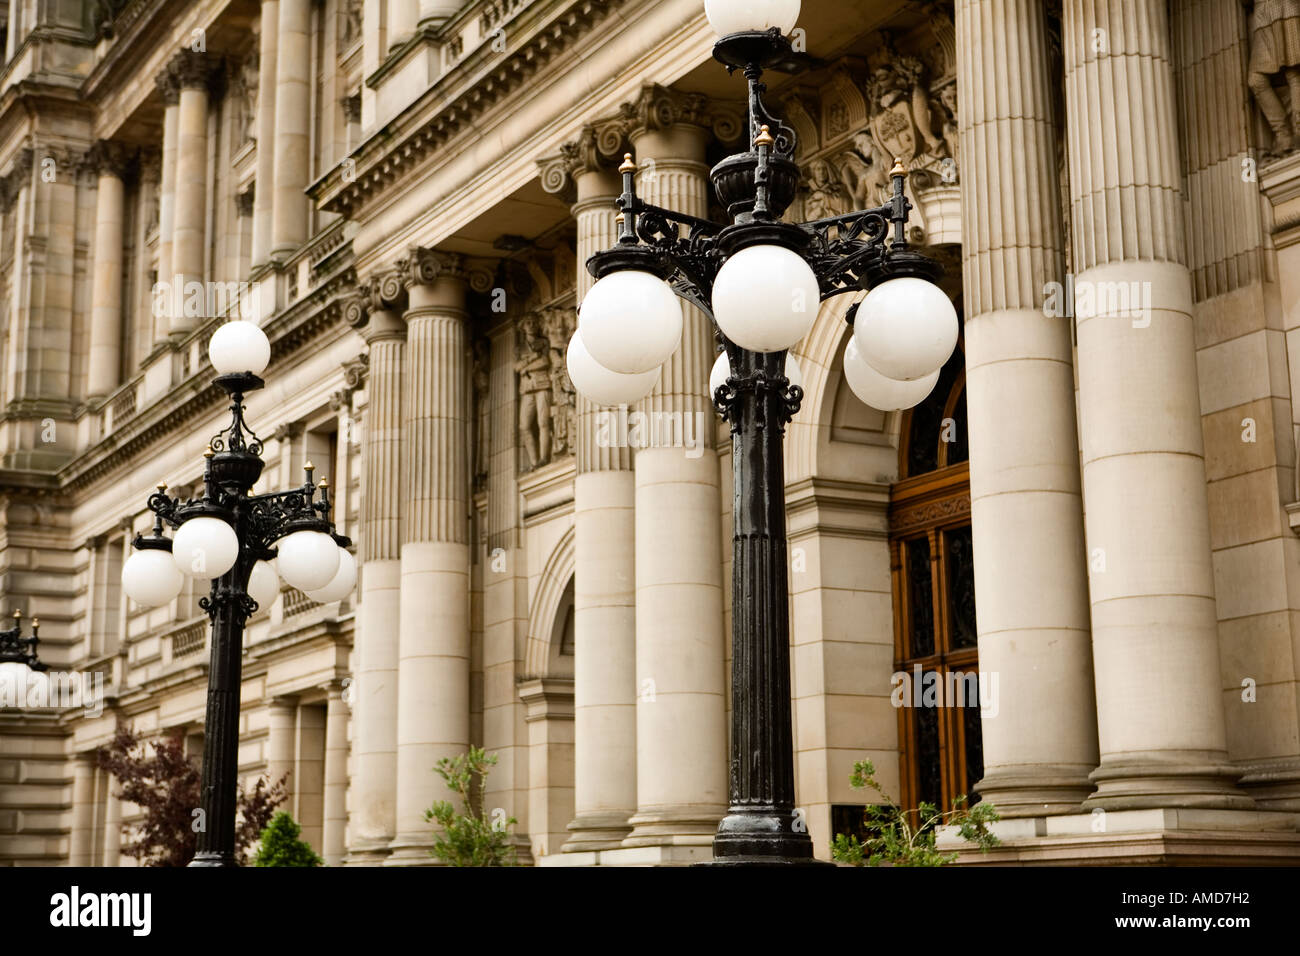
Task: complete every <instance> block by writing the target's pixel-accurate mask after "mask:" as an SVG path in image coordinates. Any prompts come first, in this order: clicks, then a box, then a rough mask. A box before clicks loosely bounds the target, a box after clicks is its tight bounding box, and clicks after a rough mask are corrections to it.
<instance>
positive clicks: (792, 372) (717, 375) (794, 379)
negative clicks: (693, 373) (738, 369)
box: [709, 352, 803, 398]
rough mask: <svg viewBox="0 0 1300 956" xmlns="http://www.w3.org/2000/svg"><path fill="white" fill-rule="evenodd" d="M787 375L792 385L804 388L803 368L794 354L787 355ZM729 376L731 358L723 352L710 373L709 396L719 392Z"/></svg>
mask: <svg viewBox="0 0 1300 956" xmlns="http://www.w3.org/2000/svg"><path fill="white" fill-rule="evenodd" d="M785 377H786V379H787V380H788V381H789V382H790V385H791V387H793V388H803V370H802V369H800V368H799V363H798V362H796V361H795V360H794V356H793V355H787V356H786V357H785ZM729 378H731V358H730V356H728V355H727V353H726V352H723V353H721V354H720V355H719V356H718V360H717V361H716V362H714V363H713V371H712V372H710V373H709V397H710V398H712V397H713V396H714V395H716V394H718V389H719V388H721V387H722V386H723V385H725V384H727V379H729Z"/></svg>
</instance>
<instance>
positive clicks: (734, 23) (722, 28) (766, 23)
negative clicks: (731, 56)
mask: <svg viewBox="0 0 1300 956" xmlns="http://www.w3.org/2000/svg"><path fill="white" fill-rule="evenodd" d="M799 6H800V3H799V0H704V14H705V16H707V17H708V18H709V26H711V27H713V32H714V33H716V34H717V35H718V36H720V37H725V36H730V35H731V34H733V33H748V32H754V33H760V32H763V31H765V30H770V29H772V27H776V28H777V29H779V30H780V31H781V32H782V33H787V34H788V33H789V32H790V31H791V30H793V29H794V25H795V23H797V22H798V20H799Z"/></svg>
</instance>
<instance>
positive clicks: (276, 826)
mask: <svg viewBox="0 0 1300 956" xmlns="http://www.w3.org/2000/svg"><path fill="white" fill-rule="evenodd" d="M301 833H302V827H300V826H298V824H296V823H294V822H293V817H291V816H290V815H289V814H287V813H285V812H284V811H283V810H281V811H280V812H279V813H277V814H276V815H275V816H274V817H272V818H271V823H270V825H269V826H267V828H266V829H265V830H263V831H262V846H261V848H260V849H259V850H258V851H257V857H256V858H255V859H254V860H253V866H324V865H325V861H324V860H322V859H321V858H320V857H319V856H317V855H316V851H315V850H313V849H312V848H311V846H310V845H309V844H307V843H306V842H304V841H302V840H300V839H298V836H299V834H301Z"/></svg>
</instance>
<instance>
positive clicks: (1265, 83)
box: [1243, 0, 1300, 156]
mask: <svg viewBox="0 0 1300 956" xmlns="http://www.w3.org/2000/svg"><path fill="white" fill-rule="evenodd" d="M1243 3H1244V5H1245V6H1246V7H1247V8H1248V9H1249V11H1250V62H1249V63H1248V65H1247V68H1246V70H1247V73H1248V74H1249V84H1250V90H1251V92H1252V93H1253V94H1254V96H1255V105H1256V106H1257V107H1258V108H1259V111H1260V113H1261V114H1262V115H1263V117H1264V120H1265V122H1267V123H1268V126H1269V129H1271V130H1272V132H1273V143H1272V146H1271V147H1270V149H1269V151H1268V152H1269V155H1273V156H1282V155H1285V154H1287V153H1292V152H1295V150H1296V149H1297V142H1296V137H1297V136H1300V0H1254V2H1253V3H1252V2H1250V0H1243ZM1279 88H1285V89H1286V91H1287V102H1286V103H1285V104H1284V103H1283V101H1282V97H1281V96H1280V95H1279Z"/></svg>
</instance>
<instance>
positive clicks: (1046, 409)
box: [957, 0, 1097, 816]
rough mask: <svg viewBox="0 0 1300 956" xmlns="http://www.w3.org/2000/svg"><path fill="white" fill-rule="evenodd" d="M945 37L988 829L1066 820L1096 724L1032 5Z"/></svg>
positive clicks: (1040, 53) (1049, 155)
mask: <svg viewBox="0 0 1300 956" xmlns="http://www.w3.org/2000/svg"><path fill="white" fill-rule="evenodd" d="M957 31H958V37H959V39H958V43H957V49H958V50H959V51H961V62H960V68H959V84H960V97H961V109H960V111H959V113H960V125H961V136H962V141H961V157H962V168H961V175H962V189H963V192H964V202H963V214H962V251H963V258H964V263H965V269H964V276H963V279H964V284H965V292H966V302H965V304H966V404H967V409H968V412H969V416H970V426H969V430H970V475H971V524H972V526H973V532H974V539H975V598H976V604H977V606H978V607H979V615H978V618H979V621H978V626H979V654H980V670H981V671H982V672H984V673H986V674H989V675H996V678H997V683H996V685H993V684H992V682H991V681H990V682H989V686H996V687H997V699H996V700H990V701H984V702H982V703H983V706H984V713H985V716H984V720H983V746H984V779H983V780H981V781H980V782H979V784H978V787H977V789H978V790H979V792H980V794H981V795H982V796H983V797H984V798H985V799H986V800H990V801H992V802H993V803H994V804H996V805H997V807H998V810H999V811H1001V813H1002V815H1003V816H1022V815H1023V816H1028V815H1033V814H1039V815H1041V814H1045V813H1068V812H1071V811H1073V810H1075V809H1077V808H1078V806H1079V804H1080V803H1081V802H1082V801H1083V799H1084V797H1086V796H1087V795H1088V794H1089V793H1091V792H1092V784H1091V783H1089V781H1088V774H1090V773H1091V772H1092V771H1093V769H1095V768H1096V766H1097V721H1096V708H1095V703H1094V694H1093V680H1092V647H1091V635H1090V630H1089V621H1088V577H1087V566H1086V563H1085V549H1084V541H1083V509H1082V500H1081V493H1082V492H1081V488H1080V478H1079V450H1078V444H1077V438H1076V436H1077V434H1078V430H1077V425H1076V422H1075V413H1074V365H1073V356H1072V352H1071V349H1072V341H1071V330H1070V320H1069V319H1068V318H1066V317H1063V316H1059V315H1055V316H1049V315H1047V314H1046V313H1047V310H1045V309H1044V301H1045V294H1046V293H1047V292H1048V288H1049V286H1048V283H1061V282H1064V281H1065V257H1064V242H1065V236H1064V230H1063V229H1062V225H1061V213H1060V191H1059V189H1060V185H1059V181H1058V177H1057V169H1056V155H1057V152H1056V127H1055V124H1054V122H1053V117H1052V112H1053V110H1052V93H1051V77H1050V75H1049V72H1048V45H1047V43H1048V41H1047V28H1046V22H1045V18H1044V14H1043V5H1042V4H1041V3H1040V2H1038V0H958V3H957ZM1008 143H1015V144H1016V148H1015V149H1014V150H1012V149H1009V148H1008V146H1007V144H1008ZM1008 582H1015V584H1014V586H1008Z"/></svg>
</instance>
